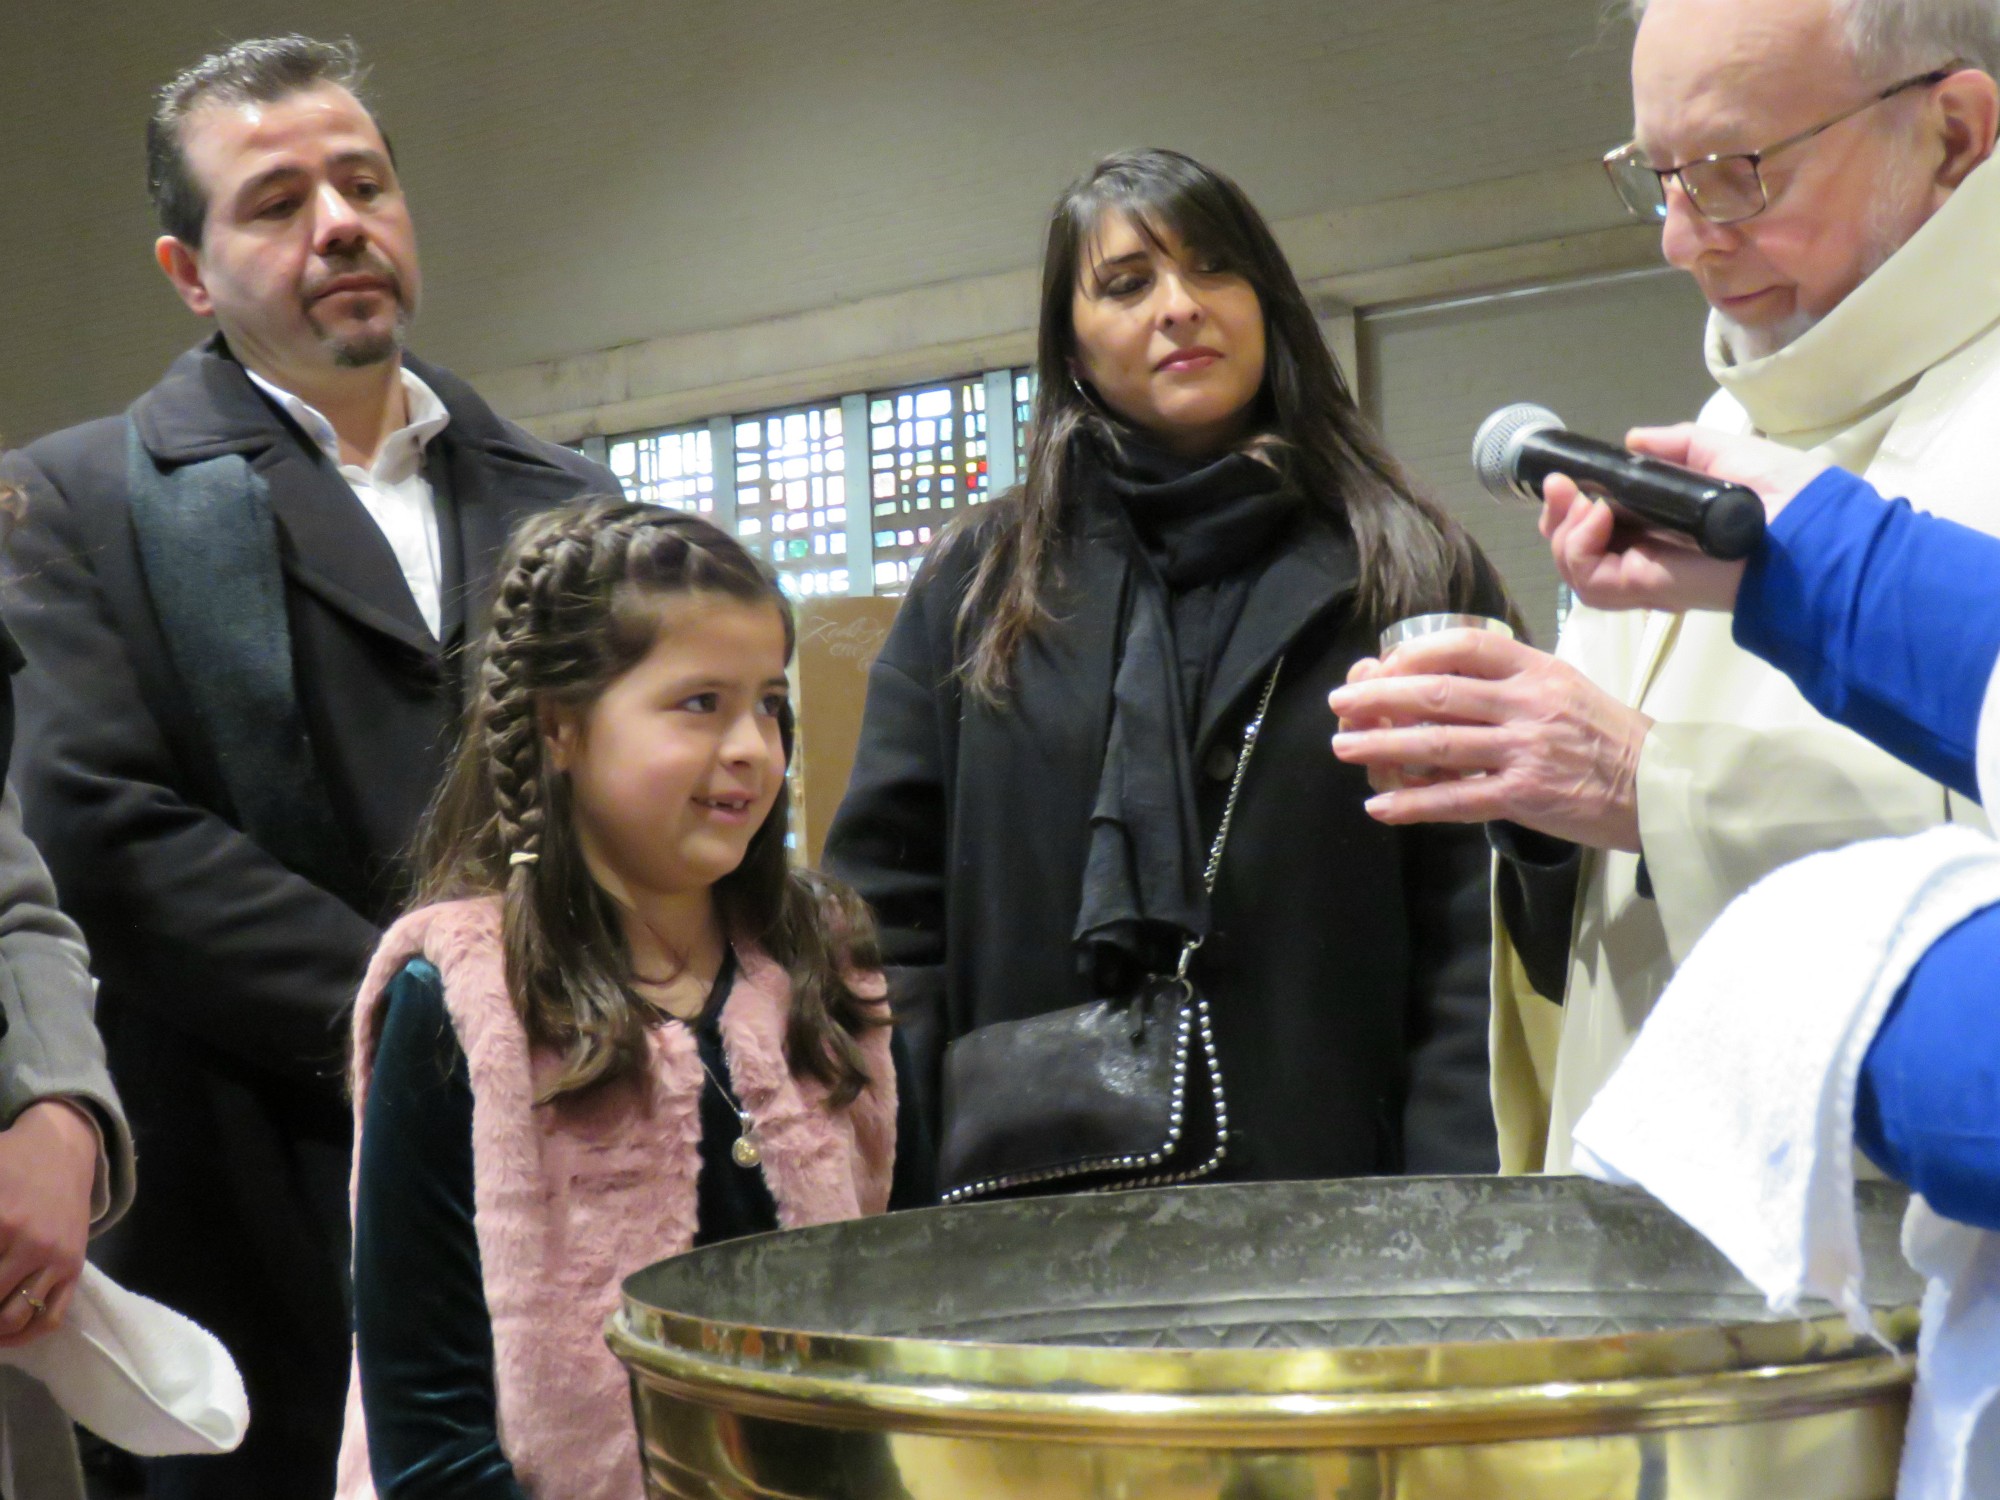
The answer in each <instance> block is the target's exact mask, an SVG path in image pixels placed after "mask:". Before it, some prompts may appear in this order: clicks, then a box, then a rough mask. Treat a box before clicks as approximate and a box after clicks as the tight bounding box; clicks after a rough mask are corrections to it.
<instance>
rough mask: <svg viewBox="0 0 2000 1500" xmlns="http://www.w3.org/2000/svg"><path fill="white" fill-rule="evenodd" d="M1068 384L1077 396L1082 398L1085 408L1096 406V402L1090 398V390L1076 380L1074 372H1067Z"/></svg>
mask: <svg viewBox="0 0 2000 1500" xmlns="http://www.w3.org/2000/svg"><path fill="white" fill-rule="evenodd" d="M1069 383H1070V384H1071V385H1072V386H1074V387H1075V388H1076V393H1077V395H1078V396H1080V397H1082V398H1083V404H1084V405H1085V406H1094V405H1096V402H1095V401H1094V400H1093V399H1092V398H1091V394H1090V388H1089V387H1088V386H1086V385H1085V384H1084V383H1083V382H1082V381H1081V380H1079V379H1078V378H1077V374H1076V371H1074V370H1071V371H1070V372H1069Z"/></svg>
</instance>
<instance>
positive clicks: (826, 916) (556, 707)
mask: <svg viewBox="0 0 2000 1500" xmlns="http://www.w3.org/2000/svg"><path fill="white" fill-rule="evenodd" d="M689 593H695V594H702V593H706V594H713V595H716V596H718V597H720V598H726V599H731V600H734V601H737V602H740V603H745V604H753V605H754V604H768V605H769V606H770V607H771V608H773V609H775V610H776V611H777V612H778V614H779V616H780V618H781V619H782V620H783V622H784V628H785V655H786V659H787V660H788V661H789V660H790V658H791V653H792V650H793V648H794V647H795V645H796V644H797V642H796V635H795V626H794V622H793V619H792V610H791V605H790V602H789V601H788V600H787V599H786V598H785V596H784V594H783V593H782V592H781V591H780V589H779V588H778V584H777V580H776V578H775V577H773V575H772V574H771V573H770V572H769V571H768V570H767V569H766V568H764V567H763V566H762V565H761V564H760V563H758V562H757V561H756V560H755V559H754V558H753V557H751V555H750V554H749V553H748V552H746V551H745V550H744V549H743V548H742V547H741V546H740V545H738V543H737V542H736V541H734V540H733V539H732V538H731V537H729V536H728V535H727V534H726V533H724V532H722V531H720V530H718V529H717V528H716V527H714V526H712V525H710V524H709V523H708V522H706V521H704V520H702V519H700V518H699V517H697V516H692V515H687V514H685V513H682V512H679V511H673V510H667V509H664V508H662V507H659V506H653V505H634V504H629V503H626V502H624V501H618V500H593V501H588V502H583V503H579V504H577V505H573V506H569V507H565V508H563V509H560V510H553V511H545V512H543V513H541V514H539V515H536V516H533V517H531V518H530V519H529V520H528V521H526V522H525V523H523V524H522V526H521V527H520V528H519V530H517V531H516V532H515V534H514V538H513V541H512V543H511V544H510V545H509V547H508V549H507V553H506V555H505V557H504V558H503V559H502V561H501V565H500V582H499V587H498V589H497V591H496V593H495V598H494V603H493V617H492V623H491V626H490V628H489V629H488V630H487V632H486V636H485V640H484V642H483V644H482V647H481V650H480V656H479V665H478V673H477V676H476V678H475V682H476V690H475V692H474V695H473V699H472V702H471V703H470V704H469V705H468V706H467V710H466V719H465V726H464V736H463V739H462V741H461V743H460V746H459V751H458V754H457V757H456V758H455V760H454V762H453V765H452V769H451V773H450V775H449V776H448V777H447V778H446V780H445V783H444V786H443V787H442V788H441V789H440V790H439V792H438V796H437V799H436V800H435V802H434V803H433V804H432V806H431V809H430V811H429V812H428V813H427V814H426V816H425V819H424V824H423V828H422V830H421V831H420V833H419V834H418V843H417V864H418V868H419V869H420V870H421V871H422V872H423V873H422V875H421V877H420V880H419V884H418V892H417V901H418V902H419V903H420V904H421V903H427V902H432V901H449V900H457V899H462V898H465V897H471V896H499V897H500V898H501V902H502V930H503V935H504V940H505V945H506V963H507V990H508V993H509V994H510V995H511V996H512V997H513V1001H514V1006H515V1009H516V1011H517V1012H518V1013H519V1015H520V1018H521V1023H522V1025H523V1027H524V1028H525V1030H526V1031H527V1034H528V1037H529V1040H530V1041H531V1042H533V1043H534V1044H536V1045H537V1046H542V1047H547V1048H550V1049H552V1050H554V1051H556V1052H557V1053H559V1054H560V1055H561V1057H562V1060H563V1066H562V1068H561V1069H560V1071H559V1072H558V1074H557V1076H556V1077H555V1079H554V1081H553V1082H551V1083H550V1084H549V1085H548V1086H547V1088H546V1089H545V1090H544V1092H543V1095H542V1100H541V1102H544V1103H546V1102H548V1101H550V1100H553V1099H557V1098H560V1097H561V1096H564V1095H568V1094H575V1093H580V1092H583V1091H585V1090H589V1089H591V1088H594V1087H596V1086H597V1085H599V1084H603V1083H607V1082H612V1081H616V1080H619V1079H630V1078H637V1077H639V1076H641V1075H642V1074H643V1072H644V1070H645V1067H646V1062H647V1055H648V1032H649V1031H650V1030H651V1028H652V1027H653V1026H655V1025H657V1024H659V1023H660V1020H661V1016H660V1013H659V1012H658V1011H657V1010H656V1009H655V1008H654V1007H653V1006H651V1005H649V1004H648V1003H647V1002H646V1001H645V1000H643V999H642V998H641V997H640V996H639V994H638V993H637V991H636V990H635V989H634V987H633V979H634V975H633V969H632V960H631V955H630V952H629V950H628V948H627V945H626V942H625V937H624V927H623V924H622V922H621V919H620V917H619V912H618V908H617V905H616V903H615V902H614V901H613V900H612V898H611V896H610V895H609V894H608V893H607V892H605V891H604V889H603V888H602V887H600V886H599V885H598V884H597V882H596V881H595V880H594V879H593V878H592V876H591V874H590V871H589V868H588V867H587V865H586V864H585V862H584V858H583V852H582V846H581V843H580V841H579V839H578V836H577V833H576V831H575V824H574V820H573V817H572V812H571V802H570V786H569V778H568V776H567V775H565V774H564V773H562V772H560V771H558V770H557V769H556V768H555V766H554V765H553V763H552V760H551V757H550V756H549V754H548V742H547V739H546V730H547V727H548V725H549V723H550V722H551V718H550V716H551V714H552V712H555V711H565V712H571V713H579V714H580V713H583V712H587V711H588V709H589V707H590V705H591V704H592V703H594V702H595V701H596V700H597V699H598V697H599V696H600V695H602V693H603V692H604V691H605V689H606V688H608V687H610V685H611V684H612V683H613V682H615V681H616V680H617V679H618V678H620V677H621V676H623V675H624V674H625V673H626V672H628V671H630V670H631V669H632V667H633V666H635V665H636V664H637V663H638V662H639V661H640V660H641V659H642V658H643V657H645V655H646V654H647V653H648V652H649V651H650V650H652V647H653V643H654V641H655V639H656V637H657V636H658V634H659V631H660V628H661V611H660V605H661V603H662V602H663V601H664V600H666V599H668V598H672V597H675V596H681V595H686V594H689ZM779 731H780V734H781V736H782V738H783V742H784V748H785V755H786V759H787V760H788V761H789V759H790V757H791V751H792V740H793V725H792V718H791V710H790V708H789V707H787V708H785V709H784V710H783V711H782V712H781V713H780V716H779ZM789 820H790V793H789V787H788V786H786V787H781V789H780V791H779V793H778V798H777V801H776V802H775V804H774V805H773V806H772V808H771V811H770V814H769V816H767V817H766V818H765V820H764V823H763V825H762V826H761V827H760V828H758V830H757V831H756V833H755V834H754V835H752V837H751V839H750V844H749V847H748V849H747V850H746V851H745V853H744V857H743V862H742V863H741V864H740V865H738V866H737V867H736V869H735V870H733V871H731V872H730V873H729V874H728V875H725V876H724V877H723V878H722V879H721V880H719V881H717V882H716V885H715V899H716V906H717V913H718V915H719V917H720V918H721V921H722V924H723V928H724V930H725V932H726V933H727V934H728V936H729V938H730V940H731V941H741V942H748V943H751V944H753V945H755V946H756V947H757V948H758V949H760V950H761V951H762V952H764V953H765V954H767V955H768V956H769V957H770V958H771V959H772V960H773V961H774V962H776V963H778V964H779V965H781V966H782V967H783V968H785V969H786V970H787V972H788V973H789V974H790V976H791V981H792V1007H791V1020H790V1023H789V1027H788V1030H787V1033H786V1038H785V1051H786V1056H787V1058H788V1059H789V1061H790V1064H791V1067H792V1069H793V1071H794V1072H796V1073H802V1074H807V1075H810V1076H812V1077H814V1078H817V1079H818V1080H819V1081H820V1082H822V1083H823V1084H825V1085H826V1086H827V1088H828V1090H829V1098H830V1101H831V1102H832V1103H833V1104H834V1105H835V1106H839V1105H843V1104H846V1103H848V1102H849V1101H851V1100H852V1099H853V1098H854V1097H855V1095H856V1094H858V1093H859V1092H860V1091H861V1089H862V1088H863V1087H864V1086H866V1084H867V1082H868V1073H867V1071H866V1069H865V1067H864V1065H863V1063H862V1059H861V1052H860V1049H859V1048H858V1047H857V1046H856V1044H855V1038H856V1036H858V1035H859V1034H861V1033H862V1032H864V1031H866V1030H868V1029H869V1028H871V1027H873V1026H877V1025H881V1024H884V1017H883V1016H882V1014H881V1012H880V1008H879V1007H878V1006H877V1005H874V1004H872V1003H870V1002H868V1001H866V1000H863V999H862V998H860V997H859V996H857V995H855V994H854V992H853V991H852V990H851V989H850V988H849V987H848V984H847V981H846V978H845V977H844V976H845V975H846V974H848V973H849V972H851V971H852V970H854V969H856V968H863V969H866V968H873V967H875V966H876V965H877V964H878V963H879V961H880V960H879V956H878V954H877V952H876V947H875V929H874V923H873V921H872V919H871V918H870V917H869V915H868V912H867V909H866V908H865V907H864V906H863V905H862V904H861V902H860V900H859V898H858V897H856V896H855V895H854V894H853V893H852V892H850V891H848V890H847V889H846V888H845V887H844V886H840V885H838V884H837V883H835V882H833V881H831V880H828V879H826V878H825V877H822V876H819V875H816V874H813V873H811V872H808V871H804V870H797V869H794V868H793V867H792V864H791V861H790V858H789V856H788V854H787V852H786V849H785V829H786V826H787V824H788V822H789Z"/></svg>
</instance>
